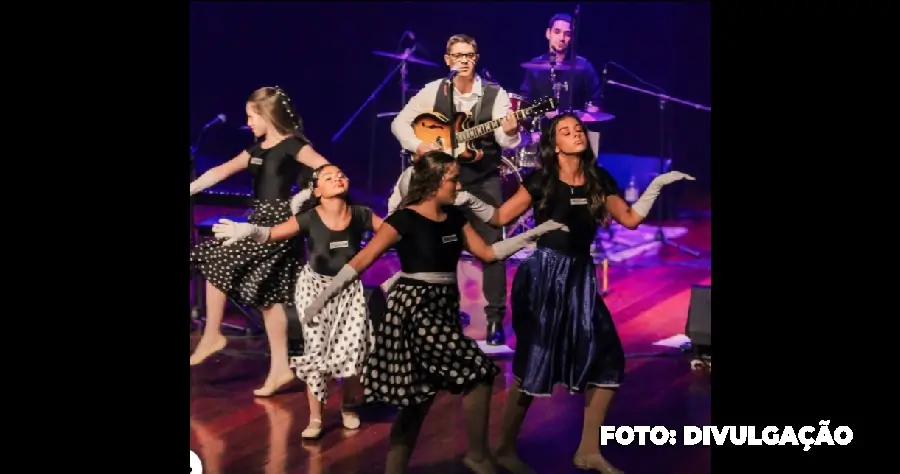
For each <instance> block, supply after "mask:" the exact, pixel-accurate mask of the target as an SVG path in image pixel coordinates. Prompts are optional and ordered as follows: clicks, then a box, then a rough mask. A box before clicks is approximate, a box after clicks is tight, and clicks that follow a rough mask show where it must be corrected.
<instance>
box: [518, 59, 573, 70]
mask: <svg viewBox="0 0 900 474" xmlns="http://www.w3.org/2000/svg"><path fill="white" fill-rule="evenodd" d="M550 64H551V63H550V62H549V61H532V62H527V63H522V64H521V66H522V69H528V70H530V71H549V70H550V69H551V68H550ZM552 69H553V70H556V71H569V70H571V69H572V65H571V64H569V63H553V68H552ZM575 69H583V68H582V66H576V67H575Z"/></svg>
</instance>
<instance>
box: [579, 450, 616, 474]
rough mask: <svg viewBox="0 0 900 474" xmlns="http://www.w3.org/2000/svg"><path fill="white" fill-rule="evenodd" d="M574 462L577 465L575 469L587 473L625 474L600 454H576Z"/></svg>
mask: <svg viewBox="0 0 900 474" xmlns="http://www.w3.org/2000/svg"><path fill="white" fill-rule="evenodd" d="M572 462H573V463H575V467H577V468H578V469H582V470H585V471H597V472H599V473H602V474H624V471H622V470H620V469H617V468H616V467H615V466H613V465H612V464H610V463H609V461H607V460H606V459H605V458H604V457H603V456H602V455H601V454H600V453H592V454H578V453H575V458H574V459H573V460H572Z"/></svg>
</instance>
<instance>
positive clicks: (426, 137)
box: [412, 112, 484, 162]
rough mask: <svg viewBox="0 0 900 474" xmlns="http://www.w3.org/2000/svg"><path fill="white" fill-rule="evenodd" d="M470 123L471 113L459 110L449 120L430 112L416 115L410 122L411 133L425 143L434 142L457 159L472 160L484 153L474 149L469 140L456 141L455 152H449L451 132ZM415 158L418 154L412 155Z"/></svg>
mask: <svg viewBox="0 0 900 474" xmlns="http://www.w3.org/2000/svg"><path fill="white" fill-rule="evenodd" d="M470 123H471V115H470V114H468V113H464V112H459V113H457V114H456V115H455V116H454V117H453V120H450V119H448V118H447V117H445V116H444V115H443V114H440V113H438V112H431V113H424V114H422V115H419V116H418V117H416V119H415V120H413V122H412V127H413V133H415V134H416V138H418V139H419V140H422V141H423V142H425V143H436V144H437V145H438V146H440V147H442V148H443V149H444V151H446V152H447V153H449V154H451V155H453V156H455V157H456V159H458V160H459V161H463V162H473V161H478V160H480V159H481V157H482V156H483V155H484V153H483V152H482V151H481V150H478V149H475V148H474V147H473V146H472V142H471V141H469V142H466V143H457V144H456V152H455V153H451V152H450V144H451V143H452V140H451V138H452V136H453V134H455V133H460V132H462V131H464V130H465V129H466V128H468V126H469V125H470ZM417 158H418V156H416V157H414V158H413V161H415V160H416V159H417Z"/></svg>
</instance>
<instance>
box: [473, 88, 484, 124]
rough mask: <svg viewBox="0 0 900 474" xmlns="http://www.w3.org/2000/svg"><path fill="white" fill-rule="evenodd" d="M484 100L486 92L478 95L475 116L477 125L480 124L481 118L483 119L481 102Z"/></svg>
mask: <svg viewBox="0 0 900 474" xmlns="http://www.w3.org/2000/svg"><path fill="white" fill-rule="evenodd" d="M482 102H484V92H482V94H481V95H480V96H479V97H478V102H475V114H474V115H473V118H475V125H478V124H479V123H481V122H479V120H480V119H481V103H482Z"/></svg>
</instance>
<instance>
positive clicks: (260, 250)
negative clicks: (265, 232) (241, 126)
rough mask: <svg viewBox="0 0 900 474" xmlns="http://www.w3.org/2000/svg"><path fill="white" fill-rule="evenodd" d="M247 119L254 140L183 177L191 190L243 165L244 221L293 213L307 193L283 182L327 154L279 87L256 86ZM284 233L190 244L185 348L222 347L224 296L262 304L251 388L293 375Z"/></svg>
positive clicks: (201, 352) (196, 357)
mask: <svg viewBox="0 0 900 474" xmlns="http://www.w3.org/2000/svg"><path fill="white" fill-rule="evenodd" d="M246 109H247V125H249V126H250V129H251V130H252V131H253V135H254V136H256V137H257V138H258V139H259V140H258V141H257V142H256V143H255V144H254V145H253V146H251V147H249V148H247V149H246V150H244V151H243V152H241V153H240V154H239V155H238V156H236V157H234V158H233V159H232V160H230V161H228V162H226V163H223V164H221V165H219V166H216V167H215V168H212V169H210V170H209V171H207V172H205V173H203V174H202V175H201V176H200V177H199V178H197V179H196V180H195V181H194V182H192V183H191V196H193V195H194V194H197V193H199V192H201V191H203V190H204V189H207V188H209V187H211V186H213V185H215V184H216V183H218V182H220V181H222V180H224V179H226V178H228V177H229V176H231V175H233V174H235V173H237V172H239V171H242V170H248V171H250V172H251V173H252V174H253V176H254V183H253V197H254V201H253V212H252V214H251V215H250V217H249V218H248V221H249V222H250V223H252V224H256V225H260V226H274V225H277V224H279V223H282V222H284V221H286V220H287V219H288V218H290V217H291V216H292V215H293V212H292V211H291V207H292V206H293V207H295V208H299V205H300V204H301V203H302V201H303V200H304V199H305V198H306V196H308V193H307V194H306V195H304V194H303V193H301V194H298V196H295V198H294V200H293V201H294V202H291V197H290V190H291V187H292V186H293V184H294V183H295V182H296V181H297V179H298V177H299V176H300V173H301V172H302V171H303V169H304V168H308V169H312V168H318V167H320V166H322V165H324V164H327V163H328V161H327V160H326V159H325V158H323V157H322V156H321V155H320V154H319V153H317V152H316V151H315V150H314V149H313V147H312V145H310V144H309V141H308V140H307V139H306V137H305V136H304V135H303V121H302V120H301V119H300V116H299V114H297V112H295V111H294V108H293V106H292V105H291V101H290V98H289V97H288V95H287V94H285V92H284V91H283V90H281V88H279V87H278V86H275V87H263V88H260V89H257V90H256V91H255V92H253V94H251V95H250V98H249V99H248V100H247V107H246ZM293 245H294V243H293V242H292V241H281V242H267V243H263V244H260V243H257V242H254V241H246V242H240V243H239V244H238V245H233V246H224V245H222V242H221V241H219V240H210V241H207V242H203V243H201V244H199V245H197V246H196V247H195V248H194V249H193V250H191V265H192V266H193V267H194V268H196V269H197V270H199V271H200V272H201V273H202V274H203V276H204V278H206V326H205V328H204V331H203V336H202V337H201V338H200V343H199V344H198V345H197V347H196V349H195V350H194V353H193V354H192V355H191V365H197V364H200V363H201V362H203V361H204V360H206V358H208V357H209V356H211V355H212V354H214V353H216V352H218V351H220V350H222V349H224V348H225V345H226V343H227V340H226V339H225V336H224V335H223V334H222V332H221V325H222V317H223V315H224V312H225V301H226V297H228V298H231V299H233V300H234V301H236V302H238V303H241V304H243V305H246V306H253V307H258V308H261V309H262V313H263V317H264V322H265V326H266V335H267V336H268V339H269V347H270V353H271V362H270V368H269V373H268V375H267V376H266V380H265V382H264V383H263V386H262V387H260V388H259V389H257V390H255V391H254V392H253V393H254V395H256V396H260V397H265V396H271V395H272V394H274V393H275V392H276V391H277V390H278V389H279V388H281V387H282V386H283V385H285V384H287V383H289V382H290V381H291V380H293V378H294V377H293V374H292V373H291V370H290V367H289V366H288V352H287V316H286V315H285V312H284V308H283V306H282V304H283V303H286V302H289V301H291V299H292V298H293V286H294V282H295V281H296V278H297V267H298V265H299V262H298V259H297V253H296V252H294V251H293V248H292V247H293Z"/></svg>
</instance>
